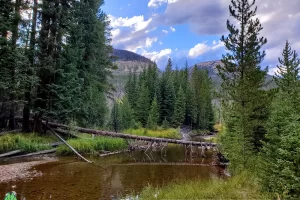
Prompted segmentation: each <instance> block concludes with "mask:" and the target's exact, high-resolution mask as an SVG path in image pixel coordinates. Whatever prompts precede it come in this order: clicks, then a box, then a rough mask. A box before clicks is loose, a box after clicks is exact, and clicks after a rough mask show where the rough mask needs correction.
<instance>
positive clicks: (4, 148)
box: [0, 133, 57, 153]
mask: <svg viewBox="0 0 300 200" xmlns="http://www.w3.org/2000/svg"><path fill="white" fill-rule="evenodd" d="M55 141H57V139H56V138H55V137H52V136H45V135H44V136H40V135H38V134H35V133H30V134H24V133H23V134H8V135H4V136H1V137H0V153H4V152H8V151H14V150H18V149H20V150H23V151H25V152H27V153H30V152H37V151H42V150H47V149H51V148H52V147H50V146H49V145H45V144H49V143H52V142H55Z"/></svg>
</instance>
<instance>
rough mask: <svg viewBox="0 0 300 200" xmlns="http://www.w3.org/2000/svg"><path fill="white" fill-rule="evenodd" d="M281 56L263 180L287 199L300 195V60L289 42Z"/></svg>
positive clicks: (262, 170)
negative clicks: (277, 90)
mask: <svg viewBox="0 0 300 200" xmlns="http://www.w3.org/2000/svg"><path fill="white" fill-rule="evenodd" d="M282 56H283V59H281V58H279V62H280V64H281V66H278V70H279V72H278V73H277V78H276V82H277V83H278V88H279V92H278V94H277V95H276V98H275V99H274V101H273V103H272V107H271V108H272V109H271V114H270V117H269V119H268V123H267V125H268V126H267V131H268V133H267V134H266V141H265V142H264V145H263V149H262V158H263V159H262V161H263V162H262V167H261V181H262V183H263V186H264V187H265V189H266V190H267V191H270V192H274V193H275V192H276V193H278V194H279V195H280V197H281V198H284V199H297V198H298V197H299V195H300V189H299V188H300V184H299V179H300V168H299V166H300V159H299V156H298V155H300V154H299V153H300V150H299V145H300V135H299V131H300V123H299V119H300V114H299V113H300V103H299V100H300V99H299V94H300V84H299V68H298V66H299V62H300V60H299V59H298V58H297V53H296V52H295V51H292V50H291V47H290V44H289V43H288V42H287V43H286V46H285V48H284V50H283V54H282ZM279 77H280V79H279Z"/></svg>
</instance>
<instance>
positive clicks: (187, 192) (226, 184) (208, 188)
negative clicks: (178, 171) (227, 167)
mask: <svg viewBox="0 0 300 200" xmlns="http://www.w3.org/2000/svg"><path fill="white" fill-rule="evenodd" d="M140 197H141V199H273V196H272V195H271V194H269V193H265V192H262V191H261V190H260V187H259V184H258V180H257V179H256V178H255V176H253V175H252V174H251V173H248V172H244V173H242V174H240V175H238V176H234V177H232V178H229V179H226V180H223V179H217V178H216V179H212V180H210V181H203V180H199V181H190V182H185V183H181V184H171V185H169V186H166V187H164V188H160V189H158V188H155V187H152V186H148V187H147V188H145V189H144V190H143V191H142V193H141V195H140Z"/></svg>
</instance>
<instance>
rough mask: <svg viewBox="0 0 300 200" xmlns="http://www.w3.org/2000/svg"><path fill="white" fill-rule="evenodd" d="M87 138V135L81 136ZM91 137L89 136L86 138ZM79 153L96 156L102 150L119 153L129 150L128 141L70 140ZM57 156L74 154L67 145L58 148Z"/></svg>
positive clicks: (115, 139) (102, 139) (104, 138)
mask: <svg viewBox="0 0 300 200" xmlns="http://www.w3.org/2000/svg"><path fill="white" fill-rule="evenodd" d="M81 136H85V135H81ZM86 137H89V136H86ZM67 142H68V144H70V145H71V146H72V147H73V148H74V149H76V150H77V151H78V152H79V153H88V154H95V153H97V152H99V151H101V150H105V151H118V150H123V149H125V148H127V144H126V141H125V140H124V139H118V138H107V137H95V138H91V137H89V138H81V139H70V140H68V141H67ZM57 154H59V155H70V154H73V152H72V151H71V150H70V149H69V148H68V147H67V146H65V145H62V146H60V147H58V149H57Z"/></svg>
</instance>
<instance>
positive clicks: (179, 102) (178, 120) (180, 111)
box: [172, 86, 186, 127]
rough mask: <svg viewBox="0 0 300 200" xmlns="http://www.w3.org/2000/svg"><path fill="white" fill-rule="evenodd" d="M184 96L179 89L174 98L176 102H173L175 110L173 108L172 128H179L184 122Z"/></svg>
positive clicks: (180, 88)
mask: <svg viewBox="0 0 300 200" xmlns="http://www.w3.org/2000/svg"><path fill="white" fill-rule="evenodd" d="M185 102H186V101H185V94H184V91H183V89H182V87H181V86H180V87H179V90H178V93H177V96H176V102H175V108H174V115H173V119H172V125H173V127H178V126H181V125H182V124H183V122H184V117H185V107H186V104H185Z"/></svg>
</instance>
